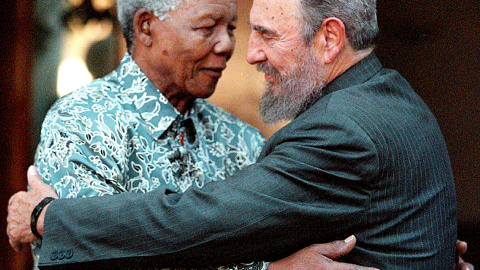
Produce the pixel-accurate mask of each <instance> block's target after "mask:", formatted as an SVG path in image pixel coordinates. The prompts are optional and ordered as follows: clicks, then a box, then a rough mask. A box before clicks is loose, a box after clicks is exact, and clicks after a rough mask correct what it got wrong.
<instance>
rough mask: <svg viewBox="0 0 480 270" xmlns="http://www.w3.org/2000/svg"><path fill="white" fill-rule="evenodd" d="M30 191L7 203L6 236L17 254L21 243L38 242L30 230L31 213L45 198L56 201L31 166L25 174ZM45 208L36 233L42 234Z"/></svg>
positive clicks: (23, 192)
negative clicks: (51, 198)
mask: <svg viewBox="0 0 480 270" xmlns="http://www.w3.org/2000/svg"><path fill="white" fill-rule="evenodd" d="M27 177H28V184H29V186H30V191H28V192H25V191H20V192H17V193H16V194H14V195H13V196H12V197H11V198H10V200H9V202H8V217H7V234H8V238H9V242H10V245H11V246H12V247H13V249H15V251H17V252H19V251H20V250H21V248H22V243H30V242H32V241H35V240H38V238H37V237H35V236H34V235H33V233H32V230H31V228H30V217H31V215H32V211H33V209H34V208H35V206H37V205H38V204H39V203H40V201H42V200H43V199H44V198H45V197H53V198H56V199H58V195H57V194H56V193H55V191H54V190H53V189H52V187H50V186H49V185H47V184H45V183H44V182H43V181H42V179H41V178H40V175H39V174H38V171H37V169H36V168H35V167H33V166H31V167H30V168H29V169H28V173H27ZM47 207H48V205H47V206H45V207H44V209H43V210H42V212H41V214H40V216H39V217H38V221H37V231H38V232H39V233H40V235H42V234H43V221H44V218H45V212H46V210H47Z"/></svg>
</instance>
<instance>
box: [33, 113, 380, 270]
mask: <svg viewBox="0 0 480 270" xmlns="http://www.w3.org/2000/svg"><path fill="white" fill-rule="evenodd" d="M320 114H321V113H320ZM300 118H302V119H296V120H294V121H293V122H292V123H290V125H288V126H287V127H285V128H284V129H282V130H281V131H280V132H278V133H277V134H276V135H275V137H273V138H272V139H271V140H270V141H269V143H268V145H267V146H266V148H265V153H264V155H263V156H264V157H263V158H261V160H260V161H259V162H258V163H256V164H254V165H252V166H249V167H247V168H245V169H243V170H242V171H240V172H239V173H237V174H236V175H234V176H233V177H231V178H229V179H227V180H225V181H222V182H212V183H209V184H208V185H206V186H205V187H204V188H202V189H195V188H191V189H188V190H187V191H186V192H185V193H183V194H180V193H169V192H167V191H166V190H163V189H160V190H158V191H154V192H151V193H148V194H134V193H125V194H119V195H115V196H107V197H103V198H86V199H66V200H57V201H55V202H54V203H52V205H51V206H50V207H49V208H48V211H47V213H46V219H45V230H44V241H43V247H42V256H41V258H42V259H41V262H40V266H44V267H47V268H45V269H49V268H48V266H50V267H54V266H56V265H61V264H68V265H69V267H73V266H78V267H79V268H81V269H87V268H88V266H89V265H91V266H92V268H95V267H99V265H102V264H103V266H102V267H104V268H108V267H111V268H114V267H116V266H118V265H121V266H124V267H126V266H127V265H129V264H132V265H134V266H136V267H140V266H141V265H145V266H149V267H151V266H153V265H155V266H158V267H164V266H172V265H174V266H182V267H198V266H199V265H205V266H208V265H224V264H226V263H233V262H245V261H252V260H273V259H278V258H279V256H286V255H288V254H290V253H292V252H294V251H296V250H298V249H300V248H303V247H304V246H306V245H308V244H311V243H315V242H325V241H329V240H333V238H338V237H346V236H348V235H349V234H352V233H354V230H353V227H352V226H353V225H357V226H358V224H359V223H361V222H362V219H363V218H364V211H365V208H366V204H367V203H368V198H369V193H370V191H371V189H372V187H373V186H374V185H375V176H376V175H375V174H376V171H377V169H378V158H377V153H376V149H375V146H374V144H373V143H372V141H371V140H370V138H369V137H368V136H367V135H366V134H365V133H364V132H363V131H362V129H361V128H359V127H358V126H357V125H356V124H355V123H353V122H352V121H350V120H349V119H347V118H344V117H341V116H338V115H337V116H332V115H329V117H328V118H327V117H318V116H317V117H312V115H311V114H310V115H309V114H308V113H304V114H302V115H301V117H300ZM320 126H321V127H322V129H321V130H320V129H319V128H318V127H320ZM92 213H97V214H92ZM352 221H355V222H352ZM61 252H66V253H67V254H68V255H69V256H68V257H70V258H68V260H67V259H62V260H59V259H58V258H57V259H55V258H54V257H55V256H54V255H55V254H58V253H61ZM52 254H54V255H53V256H52ZM70 255H71V256H70ZM62 257H63V256H62ZM52 258H54V260H52Z"/></svg>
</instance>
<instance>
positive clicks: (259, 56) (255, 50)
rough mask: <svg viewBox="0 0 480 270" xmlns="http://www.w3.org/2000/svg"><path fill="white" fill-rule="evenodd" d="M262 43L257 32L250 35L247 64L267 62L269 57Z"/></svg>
mask: <svg viewBox="0 0 480 270" xmlns="http://www.w3.org/2000/svg"><path fill="white" fill-rule="evenodd" d="M260 42H261V39H260V38H259V37H258V36H257V34H256V31H252V33H250V39H249V40H248V50H247V62H248V63H249V64H250V65H254V64H256V63H259V62H263V61H265V60H267V56H266V55H265V52H264V51H263V50H262V48H261V43H260Z"/></svg>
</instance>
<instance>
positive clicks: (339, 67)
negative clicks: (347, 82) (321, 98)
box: [326, 47, 373, 84]
mask: <svg viewBox="0 0 480 270" xmlns="http://www.w3.org/2000/svg"><path fill="white" fill-rule="evenodd" d="M372 51H373V48H369V49H365V50H361V51H354V50H353V49H352V48H351V47H348V48H344V49H343V50H342V51H341V52H340V53H339V54H338V56H337V57H336V59H335V61H333V62H332V63H331V64H329V65H328V66H330V67H329V70H330V72H329V73H328V74H329V76H328V78H327V80H326V84H329V83H330V82H332V81H333V80H334V79H335V78H337V77H338V76H340V75H342V74H343V73H344V72H345V71H347V70H348V69H349V68H351V67H352V66H354V65H355V64H357V63H358V62H360V61H361V60H362V59H363V58H365V57H367V56H368V55H369V54H370V53H372Z"/></svg>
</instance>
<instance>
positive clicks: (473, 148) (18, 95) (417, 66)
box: [0, 0, 480, 270]
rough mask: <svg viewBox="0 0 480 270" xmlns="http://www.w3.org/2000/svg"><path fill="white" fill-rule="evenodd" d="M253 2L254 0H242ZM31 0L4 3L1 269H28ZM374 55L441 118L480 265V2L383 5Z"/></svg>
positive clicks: (0, 40) (391, 1) (464, 223)
mask: <svg viewBox="0 0 480 270" xmlns="http://www.w3.org/2000/svg"><path fill="white" fill-rule="evenodd" d="M239 4H240V5H250V4H251V1H250V0H240V1H239ZM33 6H34V1H33V0H16V1H2V2H1V3H0V31H1V34H0V45H1V46H0V48H1V49H2V53H1V54H0V67H1V70H0V165H1V168H2V169H1V170H0V181H1V182H0V183H1V186H0V187H1V188H0V254H1V256H0V269H6V270H8V269H12V270H17V269H18V270H20V269H22V270H23V269H29V268H30V265H31V262H30V254H29V251H28V249H29V248H28V247H27V246H25V248H24V251H23V252H22V253H20V254H16V253H15V252H14V251H13V250H12V249H11V248H10V247H9V245H8V239H7V237H6V235H5V233H3V232H4V231H5V226H6V222H5V219H6V207H7V202H8V198H9V197H10V196H11V195H12V194H13V193H14V192H16V191H18V190H24V189H25V187H26V178H25V172H26V170H27V167H28V165H29V164H30V163H31V151H30V148H29V147H30V140H31V139H30V130H31V128H30V122H31V120H30V119H31V115H30V113H29V112H30V107H31V99H32V93H31V85H32V84H31V80H30V78H31V73H32V71H31V66H32V57H33V52H32V48H33V29H34V28H33V26H32V25H33V20H32V10H33ZM378 13H379V21H380V28H381V35H380V38H379V44H378V47H377V54H378V55H379V57H380V58H381V60H382V62H383V63H384V65H385V66H386V67H389V68H394V69H397V70H398V71H400V73H402V74H403V75H404V76H405V77H406V78H407V79H408V80H409V81H410V82H411V84H412V85H413V87H414V88H415V89H416V90H417V92H418V93H419V94H420V95H421V96H422V97H423V98H424V100H425V101H426V102H427V104H428V105H429V106H430V108H431V109H432V111H433V113H434V114H435V115H436V116H437V118H438V120H439V123H440V126H441V128H442V130H443V132H444V135H445V138H446V141H447V145H448V147H449V151H450V154H451V159H452V164H453V168H454V174H455V178H456V186H457V195H458V209H459V211H458V212H459V213H458V217H459V238H460V239H464V240H467V241H468V242H469V244H470V246H469V254H468V255H467V256H466V258H467V259H468V260H469V261H470V262H474V263H475V266H476V267H477V268H478V267H480V264H479V258H480V197H479V196H478V195H477V194H478V191H480V180H479V178H480V157H479V153H480V141H479V137H480V136H479V135H480V123H479V122H480V105H479V103H480V75H479V71H478V70H479V69H480V60H479V59H480V20H478V16H479V14H480V2H479V1H478V0H462V1H447V0H436V1H433V0H423V1H420V0H379V1H378Z"/></svg>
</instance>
